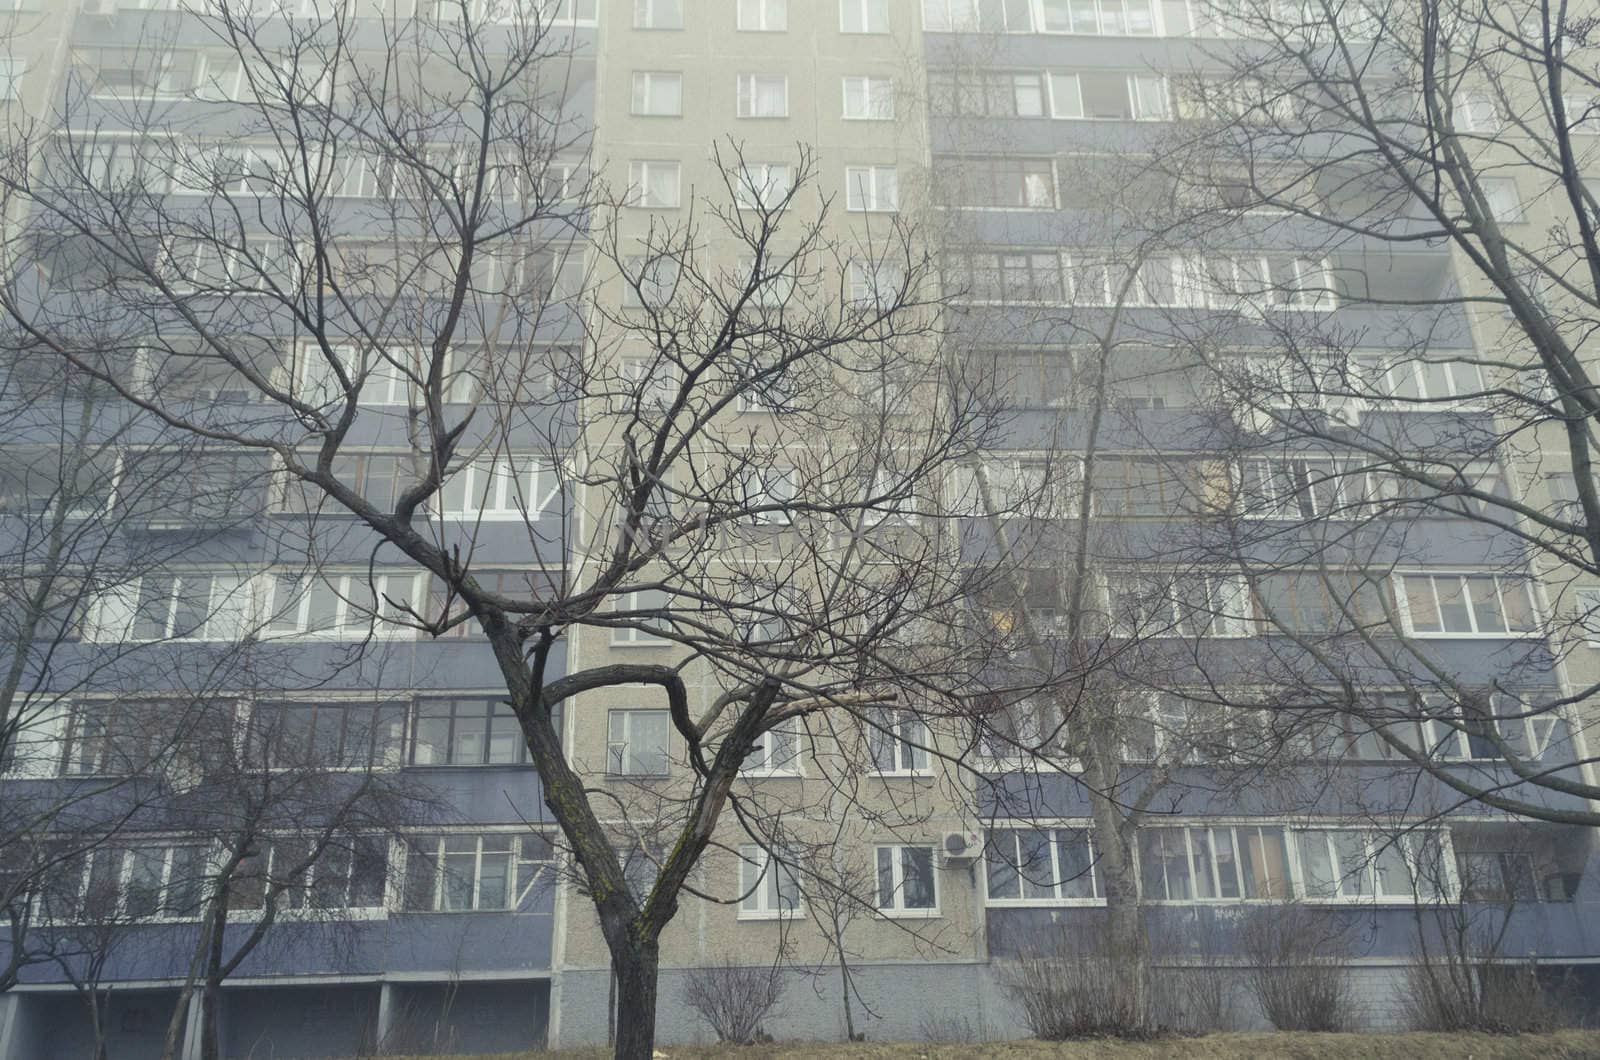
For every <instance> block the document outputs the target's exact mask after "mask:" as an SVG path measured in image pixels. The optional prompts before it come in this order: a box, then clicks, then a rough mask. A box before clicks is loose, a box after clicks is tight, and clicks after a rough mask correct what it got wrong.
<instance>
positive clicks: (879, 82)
mask: <svg viewBox="0 0 1600 1060" xmlns="http://www.w3.org/2000/svg"><path fill="white" fill-rule="evenodd" d="M844 116H845V117H846V118H849V119H853V120H859V121H892V120H894V79H893V78H891V77H846V78H845V79H844Z"/></svg>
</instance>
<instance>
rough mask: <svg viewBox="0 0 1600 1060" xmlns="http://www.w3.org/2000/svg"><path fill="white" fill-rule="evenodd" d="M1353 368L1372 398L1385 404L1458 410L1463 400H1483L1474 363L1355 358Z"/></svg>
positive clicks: (1477, 368)
mask: <svg viewBox="0 0 1600 1060" xmlns="http://www.w3.org/2000/svg"><path fill="white" fill-rule="evenodd" d="M1352 367H1353V368H1355V369H1356V371H1357V372H1359V373H1360V376H1361V378H1362V382H1364V383H1365V384H1366V386H1367V387H1368V388H1370V390H1371V393H1372V396H1373V399H1374V400H1376V401H1379V402H1382V403H1385V404H1388V403H1391V402H1392V403H1402V402H1405V403H1410V402H1415V403H1418V404H1445V403H1454V404H1456V405H1457V406H1458V407H1459V406H1460V405H1461V404H1462V403H1463V402H1464V401H1470V400H1474V399H1476V400H1482V395H1483V374H1482V372H1481V371H1480V370H1479V366H1478V364H1477V362H1475V361H1432V360H1423V359H1421V358H1406V359H1404V360H1389V359H1387V358H1383V357H1372V356H1358V357H1355V358H1353V359H1352ZM1400 407H1402V408H1404V407H1405V406H1404V405H1401V406H1400Z"/></svg>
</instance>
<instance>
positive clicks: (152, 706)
mask: <svg viewBox="0 0 1600 1060" xmlns="http://www.w3.org/2000/svg"><path fill="white" fill-rule="evenodd" d="M197 709H198V708H197V706H196V705H192V704H184V703H162V702H152V701H149V700H120V699H117V700H95V701H90V702H86V703H81V704H78V705H77V706H75V707H74V708H73V709H72V712H71V714H70V715H69V716H68V718H67V733H66V739H65V740H64V741H63V742H62V745H61V748H60V753H61V760H60V770H61V774H62V775H63V776H129V775H133V774H138V773H142V772H145V771H147V770H149V769H150V768H151V766H152V764H153V763H154V762H155V760H156V759H157V758H158V757H159V756H160V754H161V752H162V751H163V750H164V749H166V747H167V745H168V743H169V742H170V741H171V740H172V738H173V734H174V730H175V728H176V727H178V726H187V725H192V724H194V722H193V719H192V718H190V716H189V714H190V712H196V711H197Z"/></svg>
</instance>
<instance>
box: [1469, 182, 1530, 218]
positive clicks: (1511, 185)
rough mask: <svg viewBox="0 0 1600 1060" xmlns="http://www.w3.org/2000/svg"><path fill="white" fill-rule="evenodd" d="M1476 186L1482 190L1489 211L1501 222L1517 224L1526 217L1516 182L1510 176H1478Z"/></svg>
mask: <svg viewBox="0 0 1600 1060" xmlns="http://www.w3.org/2000/svg"><path fill="white" fill-rule="evenodd" d="M1478 187H1479V188H1480V189H1481V190H1482V191H1483V201H1484V203H1485V204H1486V205H1487V206H1488V207H1489V213H1490V214H1491V215H1493V217H1494V219H1495V220H1496V221H1499V222H1500V223H1501V224H1519V223H1521V222H1523V221H1526V220H1527V219H1528V215H1527V211H1526V210H1524V209H1523V207H1522V196H1521V195H1519V194H1518V193H1517V182H1516V180H1515V179H1514V178H1512V177H1480V178H1479V180H1478Z"/></svg>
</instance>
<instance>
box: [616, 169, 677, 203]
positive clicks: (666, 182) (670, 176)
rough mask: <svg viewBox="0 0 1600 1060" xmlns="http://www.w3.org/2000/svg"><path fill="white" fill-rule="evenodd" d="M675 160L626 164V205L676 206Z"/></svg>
mask: <svg viewBox="0 0 1600 1060" xmlns="http://www.w3.org/2000/svg"><path fill="white" fill-rule="evenodd" d="M679 172H680V169H679V165H678V163H676V162H633V163H630V164H629V166H628V205H629V206H641V207H647V208H651V209H658V210H672V209H677V207H678V196H679V191H678V177H679Z"/></svg>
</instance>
